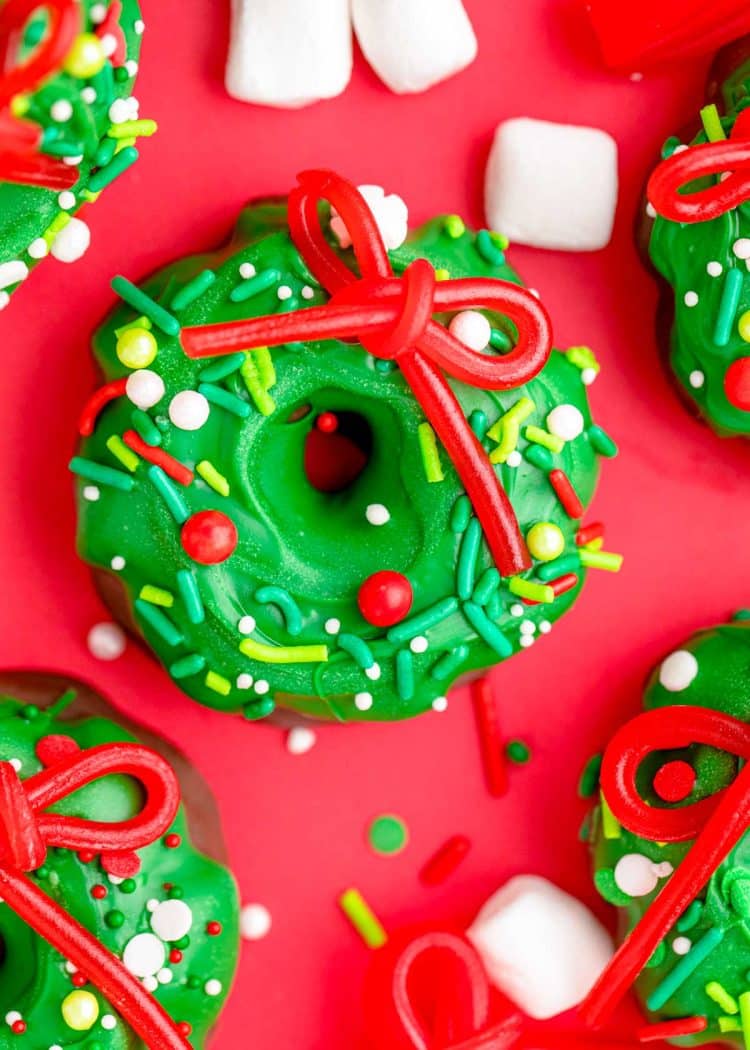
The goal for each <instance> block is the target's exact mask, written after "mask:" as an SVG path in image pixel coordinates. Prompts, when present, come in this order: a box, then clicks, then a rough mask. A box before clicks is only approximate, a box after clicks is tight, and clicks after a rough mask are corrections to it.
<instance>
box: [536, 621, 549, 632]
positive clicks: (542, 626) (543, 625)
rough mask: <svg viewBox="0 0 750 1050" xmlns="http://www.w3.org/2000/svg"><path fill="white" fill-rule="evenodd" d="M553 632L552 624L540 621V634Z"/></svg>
mask: <svg viewBox="0 0 750 1050" xmlns="http://www.w3.org/2000/svg"><path fill="white" fill-rule="evenodd" d="M551 630H552V624H551V623H550V622H549V620H540V621H539V633H540V634H549V632H550V631H551Z"/></svg>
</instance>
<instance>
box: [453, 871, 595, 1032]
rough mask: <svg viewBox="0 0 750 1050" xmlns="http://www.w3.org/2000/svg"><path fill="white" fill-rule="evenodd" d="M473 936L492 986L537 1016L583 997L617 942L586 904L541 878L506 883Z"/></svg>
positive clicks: (471, 931) (551, 1013)
mask: <svg viewBox="0 0 750 1050" xmlns="http://www.w3.org/2000/svg"><path fill="white" fill-rule="evenodd" d="M467 936H468V938H469V940H470V941H471V942H472V944H473V945H474V947H475V948H476V949H477V951H478V952H479V954H480V955H481V957H482V959H483V961H484V965H485V967H486V968H487V973H488V976H489V978H490V980H491V981H492V983H493V984H494V985H495V986H496V987H497V988H499V990H500V991H501V992H502V993H503V994H504V995H507V996H508V998H510V999H512V1000H513V1002H515V1003H516V1004H517V1005H518V1006H519V1007H520V1008H521V1009H522V1010H523V1011H524V1012H525V1013H527V1014H528V1015H529V1016H530V1017H533V1018H536V1019H537V1020H544V1019H546V1018H549V1017H554V1016H555V1015H556V1014H559V1013H563V1012H564V1011H565V1010H570V1009H571V1008H572V1007H574V1006H577V1005H578V1003H580V1002H582V1000H583V999H584V998H585V997H586V995H587V994H588V992H589V991H590V990H591V988H592V987H593V985H594V983H595V981H596V979H597V978H598V977H599V975H600V974H601V973H602V971H603V970H604V968H605V967H606V965H607V963H608V962H609V960H610V959H611V957H612V941H611V940H610V937H609V935H608V934H607V932H606V930H605V929H604V927H603V926H602V925H601V924H600V923H599V921H598V920H597V919H596V918H595V917H594V916H593V915H592V913H591V912H590V911H589V910H588V908H586V907H585V906H584V905H583V904H581V902H580V901H578V900H576V898H575V897H571V896H570V895H569V894H567V893H565V892H564V891H563V890H561V889H559V888H558V887H557V886H555V885H553V883H551V882H548V881H547V879H543V878H540V877H539V876H537V875H518V876H517V877H516V878H514V879H511V880H510V881H509V882H507V883H506V884H505V886H503V887H502V889H500V890H498V892H497V893H495V894H494V896H492V897H490V899H489V900H488V901H487V903H486V904H485V905H484V907H483V908H482V909H481V911H480V912H479V914H478V915H477V917H476V919H475V920H474V922H473V923H472V924H471V926H470V928H469V930H468V931H467Z"/></svg>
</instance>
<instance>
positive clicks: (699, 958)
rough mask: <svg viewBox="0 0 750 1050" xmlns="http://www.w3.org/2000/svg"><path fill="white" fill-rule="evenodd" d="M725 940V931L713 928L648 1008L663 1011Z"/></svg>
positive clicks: (653, 995) (658, 990)
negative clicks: (675, 994) (666, 1004)
mask: <svg viewBox="0 0 750 1050" xmlns="http://www.w3.org/2000/svg"><path fill="white" fill-rule="evenodd" d="M723 939H724V930H720V929H719V928H718V927H717V926H713V927H712V928H711V929H710V930H709V931H708V933H706V934H704V936H703V937H701V939H700V940H699V941H697V942H696V943H695V944H694V945H693V947H692V948H691V949H690V951H689V952H688V953H687V955H683V956H682V958H681V959H680V961H679V962H678V963H677V965H676V966H675V967H674V969H673V970H672V971H671V972H670V973H669V974H667V976H666V977H665V979H664V980H663V981H662V982H661V984H660V985H658V986H657V987H656V988H655V989H654V990H653V992H652V993H651V995H650V996H649V997H648V999H647V1000H646V1006H647V1007H648V1008H649V1010H654V1011H656V1010H661V1008H662V1007H663V1006H664V1005H665V1003H667V1002H668V1000H669V999H671V998H672V996H673V995H674V993H675V992H676V991H677V990H678V989H679V988H681V987H682V985H683V984H684V983H685V981H687V979H688V978H689V977H691V976H692V975H693V974H694V973H695V971H696V970H697V969H698V967H699V966H700V965H701V963H702V962H704V961H705V960H706V959H707V958H708V956H709V955H710V954H711V952H712V951H713V950H714V948H717V947H718V946H719V945H720V944H721V942H722V940H723ZM745 995H746V996H748V999H747V1001H746V1007H745V1008H746V1009H747V1008H748V1007H750V993H747V992H746V993H745ZM742 1000H743V996H742V995H741V996H740V1013H741V1015H742V1019H743V1023H744V1021H745V1020H747V1021H748V1022H749V1023H750V1011H748V1016H747V1017H745V1010H743V1004H742Z"/></svg>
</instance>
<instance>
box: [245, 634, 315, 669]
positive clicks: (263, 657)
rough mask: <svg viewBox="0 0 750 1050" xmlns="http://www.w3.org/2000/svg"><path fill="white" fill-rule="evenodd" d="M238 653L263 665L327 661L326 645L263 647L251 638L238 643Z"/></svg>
mask: <svg viewBox="0 0 750 1050" xmlns="http://www.w3.org/2000/svg"><path fill="white" fill-rule="evenodd" d="M240 652H241V653H243V654H244V655H245V656H249V657H250V659H251V660H258V661H260V662H261V663H264V664H317V663H325V662H326V661H327V659H328V646H327V645H263V643H262V642H255V641H253V639H252V638H245V639H244V640H243V641H242V642H240Z"/></svg>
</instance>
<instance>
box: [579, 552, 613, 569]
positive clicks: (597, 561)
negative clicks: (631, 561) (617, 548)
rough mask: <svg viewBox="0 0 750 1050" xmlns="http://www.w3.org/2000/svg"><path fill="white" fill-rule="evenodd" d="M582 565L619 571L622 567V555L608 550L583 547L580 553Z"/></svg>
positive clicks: (589, 567)
mask: <svg viewBox="0 0 750 1050" xmlns="http://www.w3.org/2000/svg"><path fill="white" fill-rule="evenodd" d="M579 557H580V559H581V565H585V566H586V568H587V569H604V571H605V572H619V571H620V569H621V568H622V560H623V559H622V555H621V554H610V553H609V552H608V551H590V550H587V549H586V548H585V547H581V551H580V554H579Z"/></svg>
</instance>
